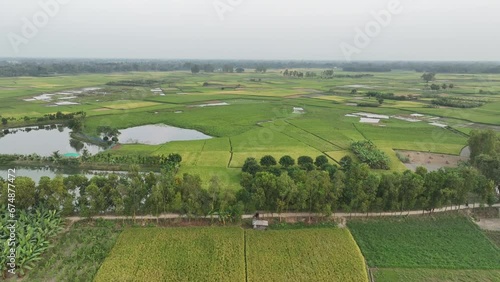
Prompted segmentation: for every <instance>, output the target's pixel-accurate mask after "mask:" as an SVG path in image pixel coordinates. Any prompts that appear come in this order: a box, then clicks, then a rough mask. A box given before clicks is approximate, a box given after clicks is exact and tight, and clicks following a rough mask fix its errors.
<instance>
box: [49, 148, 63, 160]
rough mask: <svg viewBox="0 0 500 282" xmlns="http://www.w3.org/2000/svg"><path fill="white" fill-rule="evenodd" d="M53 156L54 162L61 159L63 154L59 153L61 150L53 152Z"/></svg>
mask: <svg viewBox="0 0 500 282" xmlns="http://www.w3.org/2000/svg"><path fill="white" fill-rule="evenodd" d="M51 157H52V160H53V161H54V163H57V162H58V161H59V160H60V159H61V154H59V150H57V151H54V152H52V155H51Z"/></svg>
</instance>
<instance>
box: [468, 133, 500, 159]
mask: <svg viewBox="0 0 500 282" xmlns="http://www.w3.org/2000/svg"><path fill="white" fill-rule="evenodd" d="M468 144H469V148H470V158H471V159H472V161H474V160H475V158H476V157H477V156H479V155H481V154H486V155H495V154H498V153H499V151H500V140H499V138H498V137H497V135H496V134H495V132H494V131H493V130H491V129H490V130H472V131H471V133H470V137H469V141H468Z"/></svg>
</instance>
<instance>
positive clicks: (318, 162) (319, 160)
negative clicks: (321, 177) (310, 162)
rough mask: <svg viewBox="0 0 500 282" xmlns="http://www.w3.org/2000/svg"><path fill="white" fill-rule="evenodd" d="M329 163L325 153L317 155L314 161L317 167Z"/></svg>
mask: <svg viewBox="0 0 500 282" xmlns="http://www.w3.org/2000/svg"><path fill="white" fill-rule="evenodd" d="M327 163H328V158H327V157H326V156H325V155H319V156H317V157H316V160H315V161H314V165H315V166H317V167H322V166H323V165H325V164H327Z"/></svg>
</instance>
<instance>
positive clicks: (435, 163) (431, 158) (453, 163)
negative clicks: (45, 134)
mask: <svg viewBox="0 0 500 282" xmlns="http://www.w3.org/2000/svg"><path fill="white" fill-rule="evenodd" d="M396 152H398V153H400V154H402V155H403V156H405V157H408V158H409V159H410V162H409V163H405V166H406V167H407V168H409V169H412V170H415V169H416V168H417V167H418V166H423V167H425V168H427V170H429V171H435V170H438V169H440V168H442V167H457V166H458V164H459V162H462V161H467V160H468V158H467V157H461V156H455V155H446V154H435V153H425V152H416V151H401V150H397V151H396Z"/></svg>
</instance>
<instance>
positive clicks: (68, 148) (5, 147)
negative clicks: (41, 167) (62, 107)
mask: <svg viewBox="0 0 500 282" xmlns="http://www.w3.org/2000/svg"><path fill="white" fill-rule="evenodd" d="M9 132H10V133H8V134H5V135H4V136H2V137H0V154H22V155H30V154H38V155H40V156H50V155H51V154H52V153H53V152H55V151H59V153H60V154H61V155H64V154H68V153H81V152H82V151H83V149H87V150H88V151H89V153H90V154H96V153H98V152H100V151H103V150H104V149H102V148H101V147H99V146H96V145H92V144H87V143H83V142H81V141H78V140H74V139H72V138H71V137H70V133H71V129H69V128H67V127H62V126H58V127H56V126H47V127H45V128H43V129H39V128H38V127H28V128H18V129H10V130H9Z"/></svg>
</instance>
